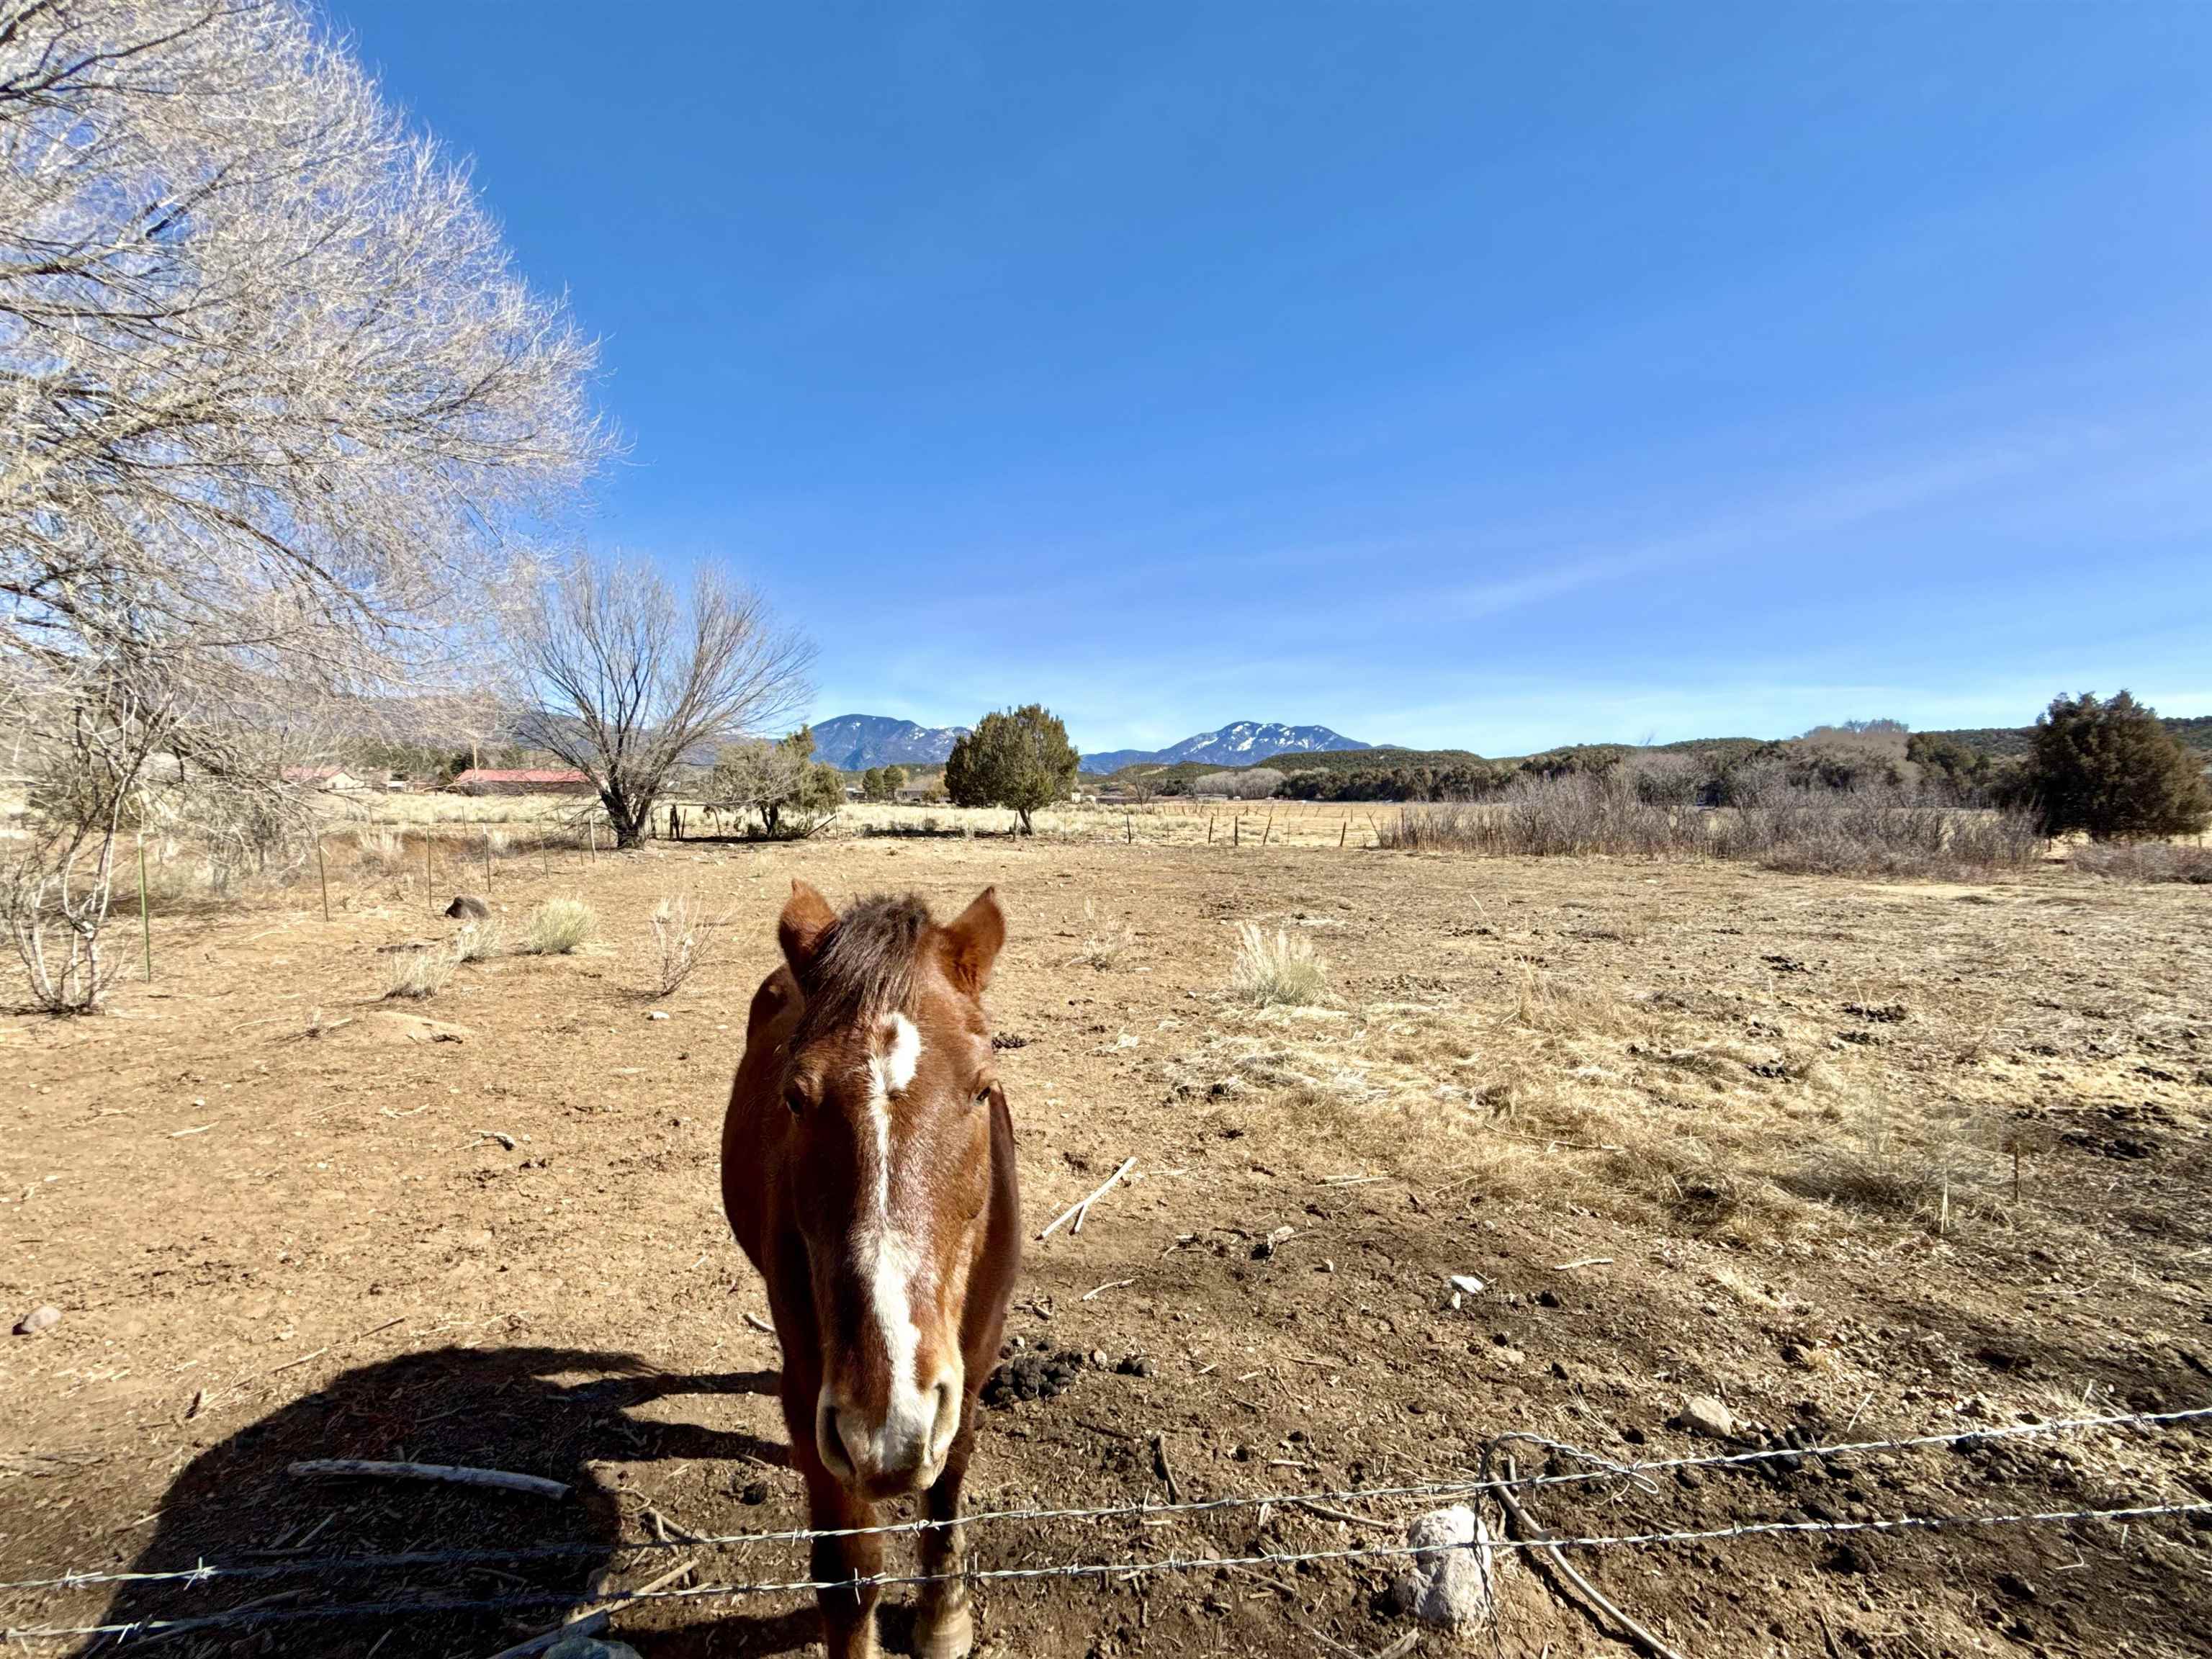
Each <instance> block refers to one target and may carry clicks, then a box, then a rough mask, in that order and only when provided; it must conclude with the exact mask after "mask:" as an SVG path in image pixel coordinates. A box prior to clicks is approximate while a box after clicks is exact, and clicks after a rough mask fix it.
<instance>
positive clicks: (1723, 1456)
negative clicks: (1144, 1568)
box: [0, 1406, 2212, 1591]
mask: <svg viewBox="0 0 2212 1659" xmlns="http://www.w3.org/2000/svg"><path fill="white" fill-rule="evenodd" d="M2206 1418H2212V1406H2196V1407H2188V1408H2186V1409H2184V1410H2179V1411H2171V1412H2128V1413H2113V1414H2111V1415H2106V1416H2100V1417H2073V1418H2057V1419H2051V1420H2049V1421H2047V1422H2042V1423H2016V1424H2007V1425H1999V1426H1996V1427H1993V1428H1980V1429H1962V1430H1959V1431H1954V1432H1951V1433H1947V1434H1923V1435H1911V1436H1906V1437H1901V1438H1897V1439H1890V1440H1854V1441H1843V1442H1838V1443H1833V1444H1827V1445H1818V1446H1770V1447H1765V1448H1762V1449H1758V1450H1755V1451H1745V1452H1729V1453H1720V1454H1715V1455H1711V1456H1705V1457H1669V1458H1658V1459H1653V1460H1651V1461H1650V1462H1640V1463H1612V1462H1605V1461H1604V1460H1596V1461H1597V1462H1600V1463H1601V1467H1599V1468H1592V1469H1585V1470H1582V1471H1578V1472H1577V1473H1574V1474H1528V1475H1522V1476H1518V1477H1516V1479H1514V1480H1501V1479H1498V1478H1497V1477H1494V1476H1484V1475H1469V1476H1468V1477H1467V1478H1466V1479H1464V1480H1435V1481H1423V1482H1419V1483H1417V1484H1414V1485H1410V1486H1358V1487H1345V1488H1341V1489H1337V1490H1332V1491H1325V1492H1261V1493H1255V1494H1246V1495H1237V1496H1231V1497H1225V1498H1196V1499H1191V1500H1187V1501H1182V1502H1176V1503H1168V1504H1152V1503H1138V1504H1103V1505H1094V1506H1091V1507H1086V1508H1079V1509H1056V1510H978V1511H976V1512H975V1513H974V1514H972V1515H965V1516H958V1517H957V1518H955V1519H951V1520H932V1519H928V1518H927V1517H921V1518H917V1519H915V1520H912V1521H891V1522H881V1523H879V1524H878V1525H874V1526H867V1527H825V1528H808V1527H798V1528H790V1529H788V1530H786V1531H781V1532H752V1533H731V1534H721V1535H700V1534H688V1535H686V1536H684V1537H681V1538H669V1539H642V1538H641V1539H635V1540H629V1541H622V1540H616V1541H597V1542H585V1543H575V1544H533V1545H515V1546H512V1547H507V1548H501V1549H467V1550H416V1551H410V1552H405V1553H396V1554H385V1555H353V1556H345V1555H334V1556H319V1557H313V1558H308V1559H298V1560H291V1561H257V1562H251V1563H240V1564H230V1565H216V1564H210V1563H206V1562H202V1563H200V1564H198V1565H194V1566H190V1567H173V1568H167V1569H161V1570H155V1571H118V1572H101V1571H76V1572H65V1573H62V1574H60V1575H58V1576H57V1577H50V1578H28V1579H21V1580H18V1581H16V1582H14V1583H0V1591H13V1590H47V1589H59V1590H68V1589H84V1588H88V1587H91V1586H94V1585H99V1584H143V1583H191V1584H200V1583H210V1582H212V1581H213V1580H216V1579H219V1578H238V1579H250V1578H274V1577H283V1576H284V1575H286V1574H290V1573H300V1572H322V1571H334V1570H337V1571H356V1572H368V1571H383V1570H390V1569H394V1568H399V1567H427V1566H471V1565H488V1564H490V1563H494V1562H501V1561H506V1562H517V1561H534V1560H557V1559H570V1558H574V1557H580V1556H587V1555H601V1554H613V1553H623V1552H627V1551H652V1550H678V1549H700V1548H727V1547H744V1546H746V1545H751V1544H787V1543H811V1542H812V1541H815V1540H817V1539H823V1538H860V1537H878V1536H885V1535H890V1534H901V1533H921V1532H932V1531H936V1530H938V1529H939V1528H945V1527H953V1526H957V1527H969V1526H983V1525H987V1524H992V1523H996V1522H1008V1521H1105V1520H1115V1519H1119V1518H1123V1517H1136V1518H1145V1519H1157V1518H1160V1517H1172V1516H1188V1515H1200V1514H1206V1513H1210V1512H1215V1511H1219V1510H1237V1509H1258V1508H1261V1507H1263V1506H1270V1505H1278V1504H1279V1505H1295V1504H1341V1503H1357V1502H1369V1503H1379V1502H1383V1501H1384V1500H1387V1499H1391V1498H1448V1497H1474V1496H1479V1495H1480V1494H1481V1493H1483V1492H1495V1491H1497V1490H1498V1489H1499V1488H1500V1487H1503V1486H1514V1487H1531V1486H1577V1485H1582V1484H1584V1483H1587V1482H1589V1481H1593V1480H1620V1479H1623V1478H1627V1479H1632V1480H1644V1479H1647V1478H1648V1477H1649V1476H1650V1475H1654V1474H1668V1473H1670V1472H1672V1471H1673V1470H1675V1469H1708V1468H1730V1467H1735V1466H1741V1465H1747V1464H1753V1463H1760V1462H1794V1461H1796V1460H1797V1459H1799V1458H1807V1457H1841V1456H1847V1455H1853V1454H1857V1453H1860V1452H1872V1451H1904V1450H1917V1449H1924V1448H1927V1447H1930V1446H1952V1445H1960V1444H1962V1443H1966V1442H1967V1441H1985V1440H2008V1439H2022V1438H2027V1437H2038V1436H2045V1435H2056V1434H2072V1433H2081V1432H2083V1431H2088V1430H2093V1429H2108V1428H2155V1427H2160V1426H2164V1425H2170V1424H2175V1423H2186V1422H2193V1421H2198V1420H2201V1419H2206ZM1520 1438H1534V1440H1535V1441H1536V1443H1538V1444H1541V1445H1544V1446H1546V1447H1547V1448H1550V1449H1555V1450H1560V1451H1567V1452H1572V1453H1574V1454H1575V1455H1577V1456H1583V1457H1588V1456H1589V1454H1588V1453H1586V1452H1583V1451H1581V1450H1579V1449H1577V1448H1575V1447H1571V1446H1568V1445H1565V1443H1561V1442H1556V1441H1551V1440H1547V1439H1545V1438H1544V1437H1541V1436H1536V1437H1526V1436H1523V1437H1520Z"/></svg>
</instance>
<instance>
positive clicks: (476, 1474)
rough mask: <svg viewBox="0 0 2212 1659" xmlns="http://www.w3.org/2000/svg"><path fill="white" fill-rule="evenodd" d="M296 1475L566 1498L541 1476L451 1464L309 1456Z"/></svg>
mask: <svg viewBox="0 0 2212 1659" xmlns="http://www.w3.org/2000/svg"><path fill="white" fill-rule="evenodd" d="M290 1473H292V1474H296V1475H319V1474H330V1475H365V1476H368V1477H369V1478H370V1479H372V1480H442V1481H445V1482H447V1484H448V1485H451V1486H495V1487H497V1488H498V1489H500V1490H501V1491H502V1492H530V1493H532V1494H533V1495H534V1496H536V1497H539V1498H566V1497H567V1496H568V1486H567V1485H566V1484H565V1483H563V1482H562V1481H559V1480H546V1479H545V1478H544V1476H542V1475H536V1474H508V1473H507V1471H506V1470H505V1469H471V1468H462V1467H460V1466H459V1465H456V1464H452V1463H378V1462H369V1461H368V1460H366V1459H362V1458H358V1457H310V1458H307V1459H304V1460H303V1461H301V1462H297V1463H295V1464H293V1465H292V1466H291V1469H290Z"/></svg>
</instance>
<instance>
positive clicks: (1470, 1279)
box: [1451, 1273, 1489, 1296]
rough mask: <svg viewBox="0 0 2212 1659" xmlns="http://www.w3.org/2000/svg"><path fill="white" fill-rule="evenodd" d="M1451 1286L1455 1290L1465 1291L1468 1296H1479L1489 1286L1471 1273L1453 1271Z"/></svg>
mask: <svg viewBox="0 0 2212 1659" xmlns="http://www.w3.org/2000/svg"><path fill="white" fill-rule="evenodd" d="M1451 1286H1452V1289H1454V1290H1455V1291H1466V1292H1467V1293H1468V1295H1469V1296H1480V1295H1481V1294H1482V1293H1483V1291H1486V1289H1488V1288H1489V1287H1488V1286H1487V1285H1485V1284H1484V1283H1483V1282H1482V1281H1481V1280H1480V1279H1477V1278H1476V1277H1475V1276H1474V1274H1473V1273H1454V1274H1453V1275H1452V1276H1451Z"/></svg>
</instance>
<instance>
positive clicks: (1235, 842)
mask: <svg viewBox="0 0 2212 1659" xmlns="http://www.w3.org/2000/svg"><path fill="white" fill-rule="evenodd" d="M1229 844H1230V845H1231V847H1242V846H1243V844H1244V815H1243V813H1242V812H1239V813H1237V814H1236V815H1235V816H1234V817H1231V819H1230V820H1229Z"/></svg>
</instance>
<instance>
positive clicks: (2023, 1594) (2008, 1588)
mask: <svg viewBox="0 0 2212 1659" xmlns="http://www.w3.org/2000/svg"><path fill="white" fill-rule="evenodd" d="M1997 1589H2000V1590H2002V1592H2003V1593H2004V1594H2005V1595H2009V1596H2010V1597H2012V1599H2013V1600H2014V1601H2033V1600H2035V1586H2034V1585H2033V1584H2031V1583H2028V1581H2027V1579H2025V1578H2023V1577H2021V1576H2020V1575H2019V1574H2018V1573H2016V1572H2001V1573H1999V1574H1998V1575H1997Z"/></svg>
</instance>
